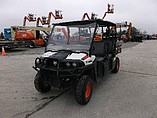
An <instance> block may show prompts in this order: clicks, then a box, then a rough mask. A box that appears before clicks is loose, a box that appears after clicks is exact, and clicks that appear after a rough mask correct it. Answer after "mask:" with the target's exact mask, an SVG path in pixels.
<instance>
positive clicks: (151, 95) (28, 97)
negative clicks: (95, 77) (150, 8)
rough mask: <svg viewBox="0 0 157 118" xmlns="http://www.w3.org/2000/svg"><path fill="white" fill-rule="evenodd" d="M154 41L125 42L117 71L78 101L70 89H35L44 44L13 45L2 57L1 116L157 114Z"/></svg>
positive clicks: (138, 117)
mask: <svg viewBox="0 0 157 118" xmlns="http://www.w3.org/2000/svg"><path fill="white" fill-rule="evenodd" d="M156 46H157V41H156V40H149V41H143V43H137V42H128V43H125V44H123V51H122V53H121V54H119V57H120V60H121V67H120V71H119V73H117V74H108V75H106V77H105V78H104V79H103V80H102V81H100V83H97V84H94V87H93V88H94V90H93V95H92V99H91V101H90V102H89V104H87V105H85V106H82V105H79V104H78V103H77V102H76V101H75V97H74V91H72V90H67V91H61V90H57V89H52V91H50V92H49V93H46V94H40V93H38V92H37V91H36V90H35V88H34V83H33V81H34V77H35V74H36V71H35V70H34V69H33V68H32V66H33V65H34V60H35V58H36V57H37V56H40V55H41V54H42V53H43V52H44V48H36V49H27V48H26V49H14V50H12V51H8V52H7V56H0V72H1V74H0V106H1V107H0V118H157V112H156V110H157V70H156V69H157V63H156V62H157V50H156Z"/></svg>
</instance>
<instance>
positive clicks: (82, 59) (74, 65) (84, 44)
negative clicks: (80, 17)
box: [33, 19, 121, 105]
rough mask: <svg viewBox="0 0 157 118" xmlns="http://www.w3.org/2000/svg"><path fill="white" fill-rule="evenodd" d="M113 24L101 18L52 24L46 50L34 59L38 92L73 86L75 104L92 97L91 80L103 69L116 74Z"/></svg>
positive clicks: (103, 73)
mask: <svg viewBox="0 0 157 118" xmlns="http://www.w3.org/2000/svg"><path fill="white" fill-rule="evenodd" d="M115 27H116V25H115V24H114V23H112V22H109V21H103V20H101V19H96V20H85V21H73V22H63V23H57V24H53V28H52V32H51V34H50V37H49V39H48V44H47V46H46V52H45V53H44V54H43V55H42V56H40V57H38V58H36V60H35V66H34V67H33V68H34V69H35V70H37V75H36V77H35V80H34V84H35V88H36V89H37V91H39V92H41V93H46V92H48V91H50V90H51V87H52V86H53V87H55V88H59V89H63V90H64V89H67V88H70V87H73V88H74V90H75V98H76V101H77V102H78V103H79V104H83V105H84V104H87V103H88V102H89V100H90V98H91V96H92V81H95V82H99V81H100V80H101V79H103V78H104V76H105V73H106V72H107V71H111V72H112V73H117V72H118V70H119V67H120V60H119V58H118V57H117V56H116V55H117V54H118V53H119V52H121V46H120V45H119V46H118V45H117V37H116V29H115Z"/></svg>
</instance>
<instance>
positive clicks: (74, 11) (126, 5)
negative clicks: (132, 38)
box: [0, 0, 157, 34]
mask: <svg viewBox="0 0 157 118" xmlns="http://www.w3.org/2000/svg"><path fill="white" fill-rule="evenodd" d="M108 3H110V4H114V9H115V10H114V11H115V12H114V14H108V15H107V16H106V18H105V20H109V21H113V22H116V23H120V22H125V21H127V22H132V23H133V26H135V27H136V28H137V29H140V30H141V31H147V32H148V33H150V34H153V33H157V0H0V31H3V29H4V28H6V27H10V26H12V25H22V24H23V18H24V16H25V15H27V14H28V13H34V14H36V15H37V17H38V16H48V13H49V12H50V11H52V12H54V11H55V10H58V9H59V10H62V11H63V17H64V18H63V19H62V20H54V19H52V20H51V23H53V22H60V21H68V20H81V18H82V16H83V14H84V13H85V12H87V13H89V14H91V13H92V12H94V13H96V14H98V17H99V18H102V17H103V15H104V13H105V11H106V10H107V4H108ZM27 24H28V25H34V26H35V23H34V24H32V23H28V22H27Z"/></svg>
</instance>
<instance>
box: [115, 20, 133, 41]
mask: <svg viewBox="0 0 157 118" xmlns="http://www.w3.org/2000/svg"><path fill="white" fill-rule="evenodd" d="M116 28H117V29H119V37H120V40H123V42H127V41H130V40H131V38H132V23H131V22H130V23H129V24H128V23H127V22H123V23H117V25H116ZM122 28H127V31H125V32H123V33H122Z"/></svg>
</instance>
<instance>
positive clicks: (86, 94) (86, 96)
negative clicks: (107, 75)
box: [75, 75, 92, 105]
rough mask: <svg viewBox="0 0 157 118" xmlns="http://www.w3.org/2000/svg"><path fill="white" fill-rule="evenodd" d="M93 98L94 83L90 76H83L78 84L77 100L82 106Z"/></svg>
mask: <svg viewBox="0 0 157 118" xmlns="http://www.w3.org/2000/svg"><path fill="white" fill-rule="evenodd" d="M91 96H92V82H91V79H90V77H89V76H88V75H83V76H82V77H81V78H80V80H79V81H78V83H77V86H76V91H75V99H76V101H77V102H78V103H79V104H81V105H85V104H87V103H88V102H89V101H90V99H91Z"/></svg>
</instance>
